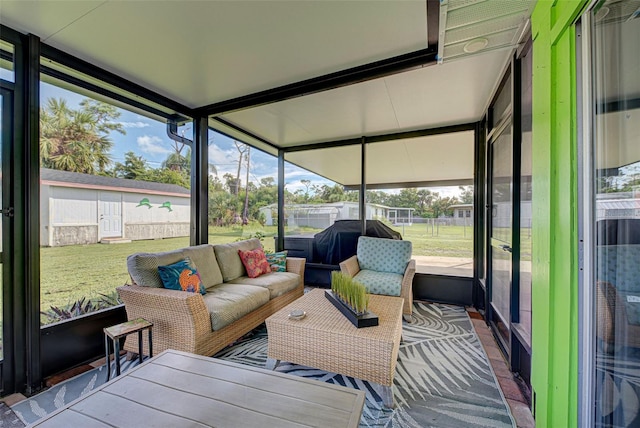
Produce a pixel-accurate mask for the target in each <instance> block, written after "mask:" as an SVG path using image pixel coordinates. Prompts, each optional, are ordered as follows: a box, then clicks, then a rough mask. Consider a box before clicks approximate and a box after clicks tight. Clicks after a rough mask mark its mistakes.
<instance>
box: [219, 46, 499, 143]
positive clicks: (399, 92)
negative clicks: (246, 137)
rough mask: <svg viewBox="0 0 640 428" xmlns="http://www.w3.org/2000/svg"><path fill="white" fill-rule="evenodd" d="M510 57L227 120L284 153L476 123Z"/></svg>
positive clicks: (448, 66) (454, 65)
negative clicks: (291, 149)
mask: <svg viewBox="0 0 640 428" xmlns="http://www.w3.org/2000/svg"><path fill="white" fill-rule="evenodd" d="M509 54H510V52H509V51H507V50H501V51H493V52H489V53H486V54H477V55H474V56H469V57H467V58H465V59H461V60H458V61H452V62H447V63H444V64H438V65H432V66H428V67H425V68H421V69H417V70H412V71H408V72H405V73H401V74H394V75H392V76H388V77H384V78H380V79H376V80H370V81H368V82H363V83H359V84H356V85H351V86H346V87H342V88H338V89H333V90H330V91H325V92H320V93H317V94H313V95H307V96H305V97H300V98H294V99H291V100H287V101H282V102H279V103H274V104H268V105H265V106H261V107H256V108H252V109H247V110H241V111H238V112H233V113H230V114H226V115H223V116H222V118H224V119H225V120H227V121H228V122H231V123H233V124H235V125H238V126H240V127H242V128H244V129H251V130H252V131H253V132H254V133H256V134H258V135H259V136H261V137H262V138H266V139H267V140H269V141H271V142H273V143H275V144H276V145H278V146H281V147H290V146H297V145H303V144H309V143H317V142H323V141H334V140H338V139H344V138H354V137H356V138H357V137H360V136H363V135H364V136H370V135H377V134H389V133H395V132H401V131H406V130H415V129H425V128H434V127H439V126H446V125H454V124H462V123H470V122H475V121H478V120H480V119H481V118H482V115H483V113H484V110H485V109H486V107H487V103H488V100H489V97H490V96H491V93H492V91H493V89H494V86H495V85H496V80H497V79H496V76H500V75H501V73H502V69H503V67H504V65H505V63H506V61H507V60H508V58H509Z"/></svg>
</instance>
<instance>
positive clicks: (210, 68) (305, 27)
mask: <svg viewBox="0 0 640 428" xmlns="http://www.w3.org/2000/svg"><path fill="white" fill-rule="evenodd" d="M0 7H1V8H2V10H1V11H0V14H1V19H2V23H3V24H5V25H8V26H9V27H12V28H15V29H17V30H20V31H24V32H32V33H34V34H35V35H37V36H39V37H40V38H41V39H42V41H43V42H45V43H47V44H49V45H51V46H53V47H56V48H59V49H61V50H64V51H65V52H68V53H70V54H72V55H75V56H78V57H80V58H82V59H85V60H87V61H89V62H91V63H93V64H95V65H98V66H100V67H103V68H105V69H107V70H109V71H111V72H114V73H116V74H118V75H120V76H122V77H125V78H127V79H129V80H132V81H134V82H136V83H139V84H142V85H143V86H146V87H147V88H149V89H152V90H154V91H156V92H159V93H160V94H163V95H165V96H167V97H169V98H171V99H173V100H175V101H179V102H181V103H183V104H185V105H186V106H188V107H192V108H195V107H201V106H203V105H207V104H211V103H214V102H218V101H224V100H227V99H230V98H234V97H238V96H241V95H246V94H249V93H253V92H257V91H261V90H267V89H271V88H274V87H277V86H280V85H284V84H287V83H293V82H298V81H300V80H304V79H308V78H311V77H316V76H321V75H324V74H327V73H330V72H334V71H338V70H342V69H345V68H350V67H354V66H357V65H362V64H366V63H369V62H373V61H377V60H381V59H384V58H388V57H392V56H396V55H400V54H404V53H408V52H412V51H416V50H420V49H424V48H426V47H427V26H426V2H425V1H403V2H385V1H382V2H381V1H329V2H326V1H301V2H292V1H152V0H147V1H50V2H47V1H28V0H19V1H15V0H2V2H1V6H0Z"/></svg>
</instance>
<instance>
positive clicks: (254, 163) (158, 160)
mask: <svg viewBox="0 0 640 428" xmlns="http://www.w3.org/2000/svg"><path fill="white" fill-rule="evenodd" d="M49 98H64V99H65V100H66V101H67V104H68V106H69V108H72V109H77V108H79V106H80V102H81V101H82V100H83V99H84V98H86V97H85V96H84V95H79V94H76V93H74V92H71V91H68V90H66V89H63V88H59V87H57V86H54V85H51V84H48V83H46V82H42V83H41V85H40V99H41V103H42V105H43V106H44V105H46V102H47V100H48V99H49ZM118 111H119V112H120V113H121V115H120V117H119V118H118V119H117V122H119V123H120V124H121V125H122V126H123V127H124V129H125V131H126V135H122V134H120V133H118V132H112V133H111V135H110V138H111V140H112V141H113V143H114V146H113V149H112V152H111V160H112V161H113V162H114V163H115V162H124V155H125V153H127V152H129V151H133V152H134V153H135V154H136V155H138V156H142V157H143V158H144V159H145V160H146V161H147V163H148V165H149V166H150V167H154V168H157V167H159V166H160V165H161V164H162V162H163V161H164V160H165V159H166V158H167V155H168V154H170V153H172V152H173V148H172V147H173V141H172V140H171V139H170V138H169V137H168V136H167V131H166V124H165V123H163V122H160V121H157V120H154V119H150V118H148V117H145V116H142V115H140V114H137V113H134V112H131V111H128V110H124V109H121V108H119V109H118ZM178 131H179V133H181V132H184V135H185V136H188V137H189V136H190V135H191V133H192V130H191V125H190V124H187V125H186V126H184V127H181V128H180V129H179V130H178ZM209 139H210V145H209V162H210V163H212V164H213V165H215V167H216V170H217V176H218V177H219V178H220V180H221V181H223V178H222V177H223V176H224V174H226V173H230V174H232V175H233V176H235V175H236V173H237V169H238V151H237V149H236V147H235V145H234V141H233V140H232V139H230V138H228V137H227V136H225V135H222V134H219V133H217V132H215V131H211V130H210V131H209ZM245 165H246V164H245ZM112 166H113V165H112ZM240 176H241V178H242V182H244V181H245V177H246V169H245V166H243V168H242V171H241V173H240ZM265 177H273V179H274V182H277V178H278V160H277V158H276V157H275V156H271V155H268V154H266V153H264V152H262V151H260V150H258V149H255V148H251V167H250V171H249V179H250V181H252V182H256V183H259V182H260V180H261V179H262V178H265ZM301 180H310V181H311V183H312V185H314V184H316V185H322V184H327V185H330V186H332V185H333V184H334V183H333V182H331V181H330V180H327V179H325V178H323V177H320V176H318V175H316V174H313V173H311V172H309V171H306V170H304V169H301V168H298V167H297V166H295V165H292V164H289V163H285V183H286V184H285V186H286V188H287V190H289V191H290V192H295V191H296V190H298V189H305V186H304V185H303V184H302V182H301ZM431 190H435V191H438V192H440V195H441V196H455V195H457V194H458V193H459V192H458V188H457V187H453V188H451V187H441V188H432V189H431ZM390 192H391V193H397V192H398V190H396V191H393V190H391V191H390Z"/></svg>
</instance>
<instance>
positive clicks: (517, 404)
mask: <svg viewBox="0 0 640 428" xmlns="http://www.w3.org/2000/svg"><path fill="white" fill-rule="evenodd" d="M467 312H469V316H470V317H471V323H472V324H473V327H474V328H475V330H476V333H477V334H478V337H479V338H480V343H482V346H483V347H484V350H485V352H486V353H487V356H488V357H489V361H490V362H491V366H492V367H493V371H494V373H495V374H496V377H497V378H498V383H499V384H500V387H501V388H502V393H503V394H504V397H505V398H506V399H507V403H508V404H509V407H511V414H512V415H513V417H514V419H515V420H516V424H517V425H518V427H519V428H533V427H535V426H536V423H535V420H534V419H533V416H532V414H531V408H530V404H529V403H530V401H531V400H530V398H529V397H527V396H526V395H525V394H523V392H522V391H523V388H521V387H520V386H519V382H522V381H519V380H518V379H517V378H515V376H514V375H513V373H511V372H510V371H509V369H508V367H507V363H506V361H505V360H504V357H503V356H502V353H501V352H500V349H499V348H498V344H497V342H496V340H495V338H494V337H493V334H492V333H491V330H489V327H488V326H487V324H486V323H485V321H484V319H482V317H481V316H480V314H479V313H478V312H477V311H476V310H475V309H473V308H467ZM524 389H525V390H526V388H524Z"/></svg>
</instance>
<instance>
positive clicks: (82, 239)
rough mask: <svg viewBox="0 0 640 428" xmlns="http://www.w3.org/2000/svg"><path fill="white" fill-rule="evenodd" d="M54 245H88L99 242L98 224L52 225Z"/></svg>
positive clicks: (52, 244) (52, 241) (52, 242)
mask: <svg viewBox="0 0 640 428" xmlns="http://www.w3.org/2000/svg"><path fill="white" fill-rule="evenodd" d="M51 232H52V234H51V243H50V246H52V247H61V246H63V245H86V244H95V243H97V242H98V225H97V224H95V225H86V226H53V227H51Z"/></svg>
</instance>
